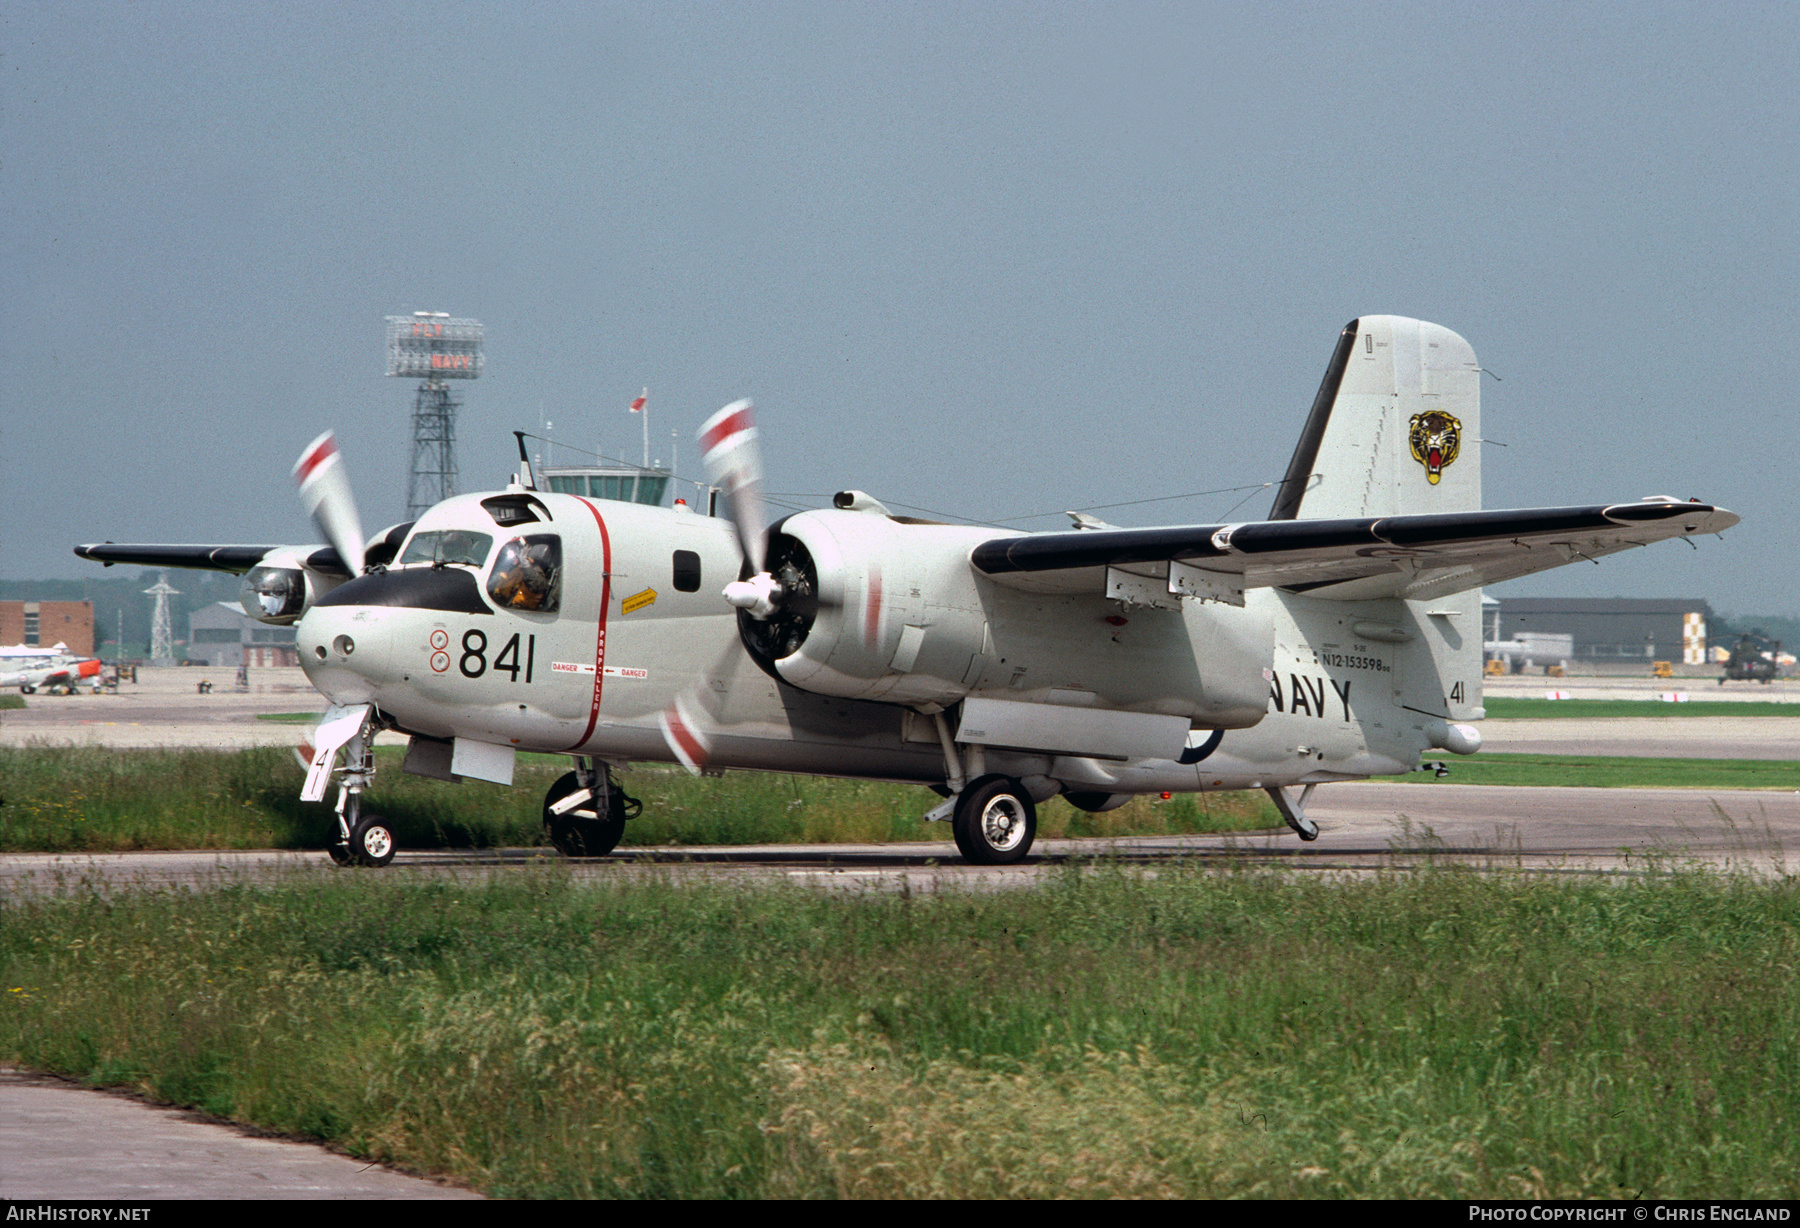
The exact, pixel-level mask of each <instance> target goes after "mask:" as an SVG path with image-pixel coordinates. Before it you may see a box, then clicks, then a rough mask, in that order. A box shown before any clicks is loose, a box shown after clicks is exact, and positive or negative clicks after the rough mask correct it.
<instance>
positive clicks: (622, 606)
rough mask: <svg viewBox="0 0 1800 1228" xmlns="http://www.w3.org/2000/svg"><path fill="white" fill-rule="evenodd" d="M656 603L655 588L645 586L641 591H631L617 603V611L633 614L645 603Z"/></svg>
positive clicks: (645, 604)
mask: <svg viewBox="0 0 1800 1228" xmlns="http://www.w3.org/2000/svg"><path fill="white" fill-rule="evenodd" d="M655 604H656V590H655V589H653V588H647V589H645V590H644V591H643V592H641V593H633V594H632V595H631V596H629V597H627V598H625V600H623V601H621V602H620V603H619V613H621V614H635V613H636V612H637V611H639V610H641V609H643V608H644V607H645V606H647V605H655Z"/></svg>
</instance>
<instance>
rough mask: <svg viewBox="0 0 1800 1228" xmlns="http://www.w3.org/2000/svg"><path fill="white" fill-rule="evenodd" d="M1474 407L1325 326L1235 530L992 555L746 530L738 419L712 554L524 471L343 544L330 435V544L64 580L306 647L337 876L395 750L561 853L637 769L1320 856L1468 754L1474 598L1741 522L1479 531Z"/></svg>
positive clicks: (782, 527) (1362, 338) (1442, 379)
mask: <svg viewBox="0 0 1800 1228" xmlns="http://www.w3.org/2000/svg"><path fill="white" fill-rule="evenodd" d="M1479 379H1480V369H1479V367H1478V366H1477V364H1476V361H1475V354H1474V351H1472V350H1471V349H1470V348H1469V345H1468V343H1467V342H1465V341H1464V340H1463V339H1462V338H1461V337H1459V336H1457V335H1456V334H1455V333H1453V332H1450V331H1449V330H1448V329H1445V328H1440V327H1439V326H1437V325H1435V324H1427V323H1423V322H1421V321H1418V320H1409V319H1403V318H1400V317H1395V316H1367V317H1364V318H1362V319H1359V320H1353V321H1351V322H1350V324H1349V325H1347V326H1346V327H1345V328H1344V331H1343V334H1342V336H1341V337H1340V338H1339V339H1338V343H1337V347H1336V349H1335V350H1334V351H1333V353H1332V355H1331V363H1330V365H1329V366H1328V367H1327V368H1326V371H1325V379H1324V382H1323V383H1322V384H1321V385H1320V387H1319V392H1318V396H1317V398H1316V399H1315V400H1314V402H1313V406H1312V411H1311V413H1310V415H1309V416H1308V417H1307V419H1306V422H1305V425H1304V427H1303V428H1302V430H1301V433H1300V441H1299V444H1298V445H1297V446H1296V447H1295V449H1294V454H1293V459H1292V461H1291V462H1290V463H1289V465H1288V469H1287V474H1286V477H1285V478H1284V479H1283V481H1282V483H1281V484H1280V486H1279V488H1278V491H1279V493H1278V494H1277V495H1276V498H1275V503H1274V506H1273V508H1272V509H1271V510H1270V512H1269V517H1268V519H1267V520H1263V521H1256V522H1250V523H1234V524H1208V525H1190V526H1177V527H1167V528H1145V529H1124V528H1115V527H1111V526H1102V525H1097V524H1095V522H1093V521H1092V520H1091V519H1090V518H1087V517H1081V518H1079V520H1078V523H1079V524H1081V526H1082V527H1079V528H1076V529H1074V530H1071V531H1066V532H1055V533H1018V532H1010V531H1005V530H997V529H991V528H980V527H969V526H963V525H949V524H934V523H929V522H924V521H919V520H914V519H909V518H907V517H903V516H895V515H892V514H891V513H889V511H888V510H887V509H886V508H885V507H883V506H882V505H881V504H880V503H879V502H877V501H876V500H875V499H873V498H871V497H870V496H868V495H866V494H863V493H861V492H859V491H845V492H843V493H841V494H839V495H837V496H836V498H835V499H834V500H833V503H834V506H833V507H831V508H829V509H826V510H820V511H807V512H800V513H798V514H795V515H791V516H787V517H784V518H782V519H780V520H777V521H775V522H774V523H772V524H771V523H768V521H767V520H766V518H765V516H764V513H763V501H762V497H761V470H760V463H759V460H758V452H757V443H756V431H755V430H754V428H753V427H752V425H751V417H750V406H749V403H748V402H742V401H740V402H738V403H736V404H734V405H731V406H727V407H726V408H725V409H724V410H721V411H720V412H719V413H718V414H716V415H715V416H714V417H713V418H712V419H710V420H709V421H708V422H707V423H706V425H705V426H704V427H703V428H702V429H701V432H700V438H701V442H702V445H703V447H704V449H705V455H706V463H707V467H708V471H709V473H710V475H711V477H712V480H713V481H714V482H715V483H717V484H718V485H719V486H721V487H722V488H723V489H724V490H725V492H726V493H727V495H728V497H729V503H730V510H731V514H732V515H731V521H730V522H729V523H728V522H727V521H726V520H724V519H714V518H712V517H709V516H704V515H697V514H693V513H690V512H687V511H686V510H685V509H684V508H681V507H677V508H675V509H673V510H670V509H664V508H656V507H644V506H638V505H634V504H627V503H618V502H608V501H604V500H596V499H589V498H582V497H579V496H574V495H565V494H555V493H549V492H545V491H540V490H537V489H536V488H535V482H534V480H533V477H532V474H531V470H530V466H529V464H526V465H524V466H523V467H522V468H521V470H520V473H519V475H518V477H517V479H516V480H514V481H513V482H512V483H511V484H509V485H508V486H507V488H506V489H505V490H502V491H495V492H493V493H490V494H471V495H460V496H457V497H455V498H452V499H447V500H445V501H444V502H442V503H440V504H438V505H437V506H436V507H434V508H432V509H431V510H430V511H428V512H426V513H425V514H424V515H423V516H421V517H420V518H419V519H418V521H417V522H415V523H413V524H406V525H397V526H395V527H394V528H391V529H388V530H387V531H386V532H384V533H382V534H381V535H380V536H379V537H377V538H376V539H375V540H374V542H373V544H365V542H364V539H363V536H362V532H361V530H360V529H359V528H358V526H357V518H356V512H355V507H354V503H353V501H352V499H351V497H350V491H349V486H348V483H347V481H346V480H345V478H344V472H343V467H342V465H341V463H340V461H339V458H338V456H337V454H336V448H335V445H334V443H333V440H332V437H331V436H330V435H329V434H327V435H325V436H322V437H321V438H320V439H319V440H318V441H316V442H315V443H314V444H313V445H312V446H311V447H310V448H308V449H307V451H306V452H305V453H304V454H303V455H302V457H301V459H300V462H299V464H298V465H297V466H296V469H295V472H296V475H297V476H298V478H299V480H300V485H301V491H302V496H303V499H304V500H305V501H306V502H307V504H308V505H309V507H310V509H311V510H312V512H313V515H314V517H315V519H316V520H317V521H318V523H319V525H320V527H321V528H322V530H323V531H324V533H325V535H326V537H327V538H328V539H329V540H330V542H331V546H330V547H329V548H327V547H317V546H298V547H296V546H123V545H114V544H111V543H108V544H106V545H90V546H79V547H77V548H76V551H75V552H76V553H77V554H79V555H81V556H82V557H83V558H89V559H96V560H99V561H102V562H105V563H109V564H111V563H142V564H148V565H151V566H161V567H199V568H209V569H213V570H220V571H230V572H237V573H243V574H244V583H243V588H242V594H241V596H242V600H243V604H244V608H245V609H246V610H247V611H248V612H249V613H250V614H251V615H252V616H253V617H255V618H258V619H261V620H262V621H263V622H267V623H274V624H278V625H287V624H297V628H298V643H299V650H300V655H301V662H302V664H303V665H304V667H305V669H306V672H307V675H308V677H309V678H311V680H312V682H313V684H314V685H315V686H316V687H318V689H319V690H320V691H321V692H323V693H324V695H325V696H326V697H327V698H328V699H329V700H330V701H331V707H330V708H329V710H328V711H327V712H326V713H325V715H324V717H323V718H322V719H321V721H320V724H319V727H318V729H317V730H316V731H315V734H314V738H313V744H314V746H315V747H316V751H315V753H314V755H313V757H312V760H311V770H310V771H309V772H308V774H307V777H306V784H305V786H304V790H303V793H302V796H303V798H305V799H306V800H309V801H320V800H323V798H324V796H325V793H326V790H327V787H328V786H329V784H330V782H331V779H332V777H334V776H335V777H336V779H337V784H338V790H337V798H336V806H337V815H338V839H337V842H336V843H335V844H334V845H333V846H332V848H331V855H332V857H333V859H334V860H336V861H338V862H340V863H348V862H357V863H361V864H364V865H384V864H386V863H387V862H388V861H389V860H390V859H391V858H392V857H393V855H394V840H393V836H392V833H391V831H390V830H389V828H388V826H387V825H386V824H385V823H384V822H383V820H382V819H380V818H379V817H378V816H376V815H373V814H365V813H364V812H363V807H362V799H363V794H364V792H365V791H366V790H368V789H369V788H370V786H371V783H372V781H373V779H374V775H375V763H374V757H373V754H372V752H371V743H372V740H373V738H374V735H375V734H376V732H377V731H379V730H383V729H391V730H397V731H400V732H402V733H405V734H408V735H410V736H411V739H412V740H411V743H410V745H409V748H408V751H407V755H406V760H405V767H406V770H408V771H411V772H416V773H419V774H422V775H425V776H431V777H437V778H440V779H444V780H458V779H461V778H463V777H474V778H476V779H479V780H489V781H497V782H499V783H502V784H510V783H511V780H512V773H513V760H514V756H515V754H516V753H517V752H519V751H521V750H524V751H540V752H551V753H556V754H564V755H568V756H570V758H571V759H572V760H573V767H574V770H573V771H571V772H569V773H568V774H567V775H566V776H564V777H563V778H562V779H561V780H559V781H558V782H557V783H556V785H555V786H554V787H552V788H551V790H550V792H549V794H548V795H547V796H546V797H545V799H544V821H545V824H546V825H547V826H548V828H549V832H550V835H551V838H552V839H553V841H554V842H555V844H556V845H557V847H558V848H560V849H561V850H562V851H563V852H565V853H568V854H570V855H573V856H598V855H602V854H605V853H608V852H610V851H611V850H612V848H613V847H614V846H615V845H616V844H617V843H618V841H619V839H620V836H621V834H622V833H623V830H624V827H625V823H626V821H627V819H628V818H630V817H631V816H632V815H634V814H635V813H636V812H637V803H636V802H635V801H633V800H632V799H631V798H629V797H628V796H627V795H626V793H625V792H624V790H623V789H622V788H621V787H620V784H619V780H618V776H617V774H616V773H617V771H618V770H619V769H621V768H623V767H624V766H625V765H626V764H628V763H630V762H631V761H633V760H649V761H663V762H669V761H676V762H680V763H681V764H683V765H684V766H686V767H687V768H688V769H689V770H690V771H695V772H700V771H708V772H717V771H721V770H723V769H728V768H747V769H758V770H766V771H779V772H805V773H813V774H819V775H830V776H848V777H866V778H872V779H879V780H893V781H914V782H917V783H918V784H921V785H924V786H926V787H928V788H930V789H932V790H934V791H935V792H937V793H938V794H939V795H940V796H942V798H943V799H944V800H943V802H942V803H941V804H940V805H938V806H936V807H935V808H933V809H931V810H930V812H929V813H928V814H926V815H925V816H924V817H925V818H926V819H927V820H948V821H949V823H950V825H951V830H952V832H953V833H954V834H955V837H956V843H957V846H958V847H959V848H960V849H961V850H962V853H963V855H964V856H965V857H966V858H968V860H970V861H972V862H977V863H987V864H1001V863H1008V862H1015V861H1018V860H1019V859H1020V858H1022V857H1024V856H1025V854H1026V852H1027V850H1029V849H1030V847H1031V843H1032V839H1033V836H1034V834H1035V828H1036V807H1037V805H1038V804H1039V803H1041V802H1044V801H1047V800H1048V799H1050V798H1053V797H1057V796H1059V795H1060V796H1062V797H1065V798H1067V799H1068V800H1069V801H1070V802H1072V803H1073V804H1075V805H1077V806H1080V807H1083V808H1085V809H1088V810H1095V811H1099V810H1107V809H1110V808H1112V807H1114V806H1118V805H1120V804H1122V803H1123V802H1124V801H1126V800H1127V799H1128V798H1129V797H1131V796H1132V795H1133V794H1140V793H1161V792H1165V791H1166V792H1195V791H1204V790H1211V789H1262V790H1264V791H1265V792H1267V793H1268V795H1269V796H1270V797H1271V798H1272V799H1273V800H1274V802H1275V804H1276V806H1277V807H1278V808H1279V809H1280V811H1281V813H1282V815H1283V816H1285V818H1286V819H1287V822H1288V823H1289V825H1291V826H1292V827H1293V829H1294V830H1295V831H1296V832H1297V833H1299V835H1300V837H1301V838H1302V839H1304V840H1311V839H1314V838H1315V837H1316V836H1317V835H1318V829H1317V827H1316V826H1315V825H1314V824H1313V823H1312V822H1311V821H1310V820H1308V819H1307V818H1306V813H1305V809H1306V801H1307V798H1308V797H1309V796H1310V794H1311V793H1312V790H1313V789H1314V788H1315V787H1316V786H1317V785H1319V784H1321V783H1325V782H1328V781H1336V780H1356V779H1360V778H1363V777H1368V776H1374V775H1381V774H1387V773H1395V772H1405V771H1408V770H1410V769H1413V768H1415V767H1417V765H1418V763H1419V760H1420V756H1421V755H1422V754H1423V753H1424V752H1426V751H1429V750H1433V749H1440V750H1446V751H1451V752H1454V753H1457V754H1468V753H1471V752H1473V751H1474V750H1476V749H1477V748H1478V747H1479V746H1480V744H1481V736H1480V734H1479V732H1478V731H1477V730H1476V729H1474V728H1473V727H1472V726H1470V725H1467V724H1464V723H1463V722H1465V721H1469V720H1478V719H1480V717H1481V716H1482V709H1481V678H1482V660H1481V642H1482V641H1481V630H1482V628H1481V594H1480V591H1479V590H1480V586H1481V585H1483V584H1489V583H1493V582H1495V581H1500V580H1509V579H1512V578H1514V577H1515V576H1523V575H1527V574H1530V573H1532V572H1536V571H1543V570H1545V569H1547V568H1551V567H1560V566H1562V565H1563V564H1565V563H1570V562H1574V561H1578V560H1591V559H1597V558H1599V557H1600V556H1601V555H1605V554H1611V553H1613V552H1615V551H1618V550H1624V549H1626V548H1627V547H1631V546H1643V545H1648V544H1649V543H1651V542H1655V541H1660V540H1663V539H1665V538H1673V537H1692V536H1695V535H1698V534H1703V533H1718V532H1720V531H1722V530H1724V529H1727V528H1729V527H1731V526H1732V525H1734V524H1736V523H1737V520H1738V518H1737V517H1736V516H1735V515H1733V514H1732V513H1730V512H1728V511H1725V510H1723V509H1720V508H1716V507H1712V506H1709V505H1707V504H1703V503H1699V502H1693V501H1689V502H1680V501H1678V500H1675V499H1672V498H1667V497H1656V498H1647V499H1643V500H1641V501H1639V502H1635V503H1613V504H1592V505H1588V506H1580V507H1552V508H1530V509H1525V510H1517V511H1484V510H1482V506H1481V420H1480V385H1479ZM520 451H521V457H523V451H524V449H523V443H522V441H521V447H520ZM340 751H341V752H343V763H342V766H337V759H338V754H339V752H340ZM1290 790H1297V792H1294V793H1291V792H1290Z"/></svg>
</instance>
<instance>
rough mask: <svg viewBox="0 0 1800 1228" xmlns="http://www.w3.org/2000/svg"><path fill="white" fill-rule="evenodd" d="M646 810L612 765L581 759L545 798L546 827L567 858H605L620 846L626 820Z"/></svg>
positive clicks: (553, 841) (553, 786)
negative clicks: (625, 786)
mask: <svg viewBox="0 0 1800 1228" xmlns="http://www.w3.org/2000/svg"><path fill="white" fill-rule="evenodd" d="M643 809H644V803H642V802H640V801H638V799H637V798H635V797H630V796H628V795H627V794H626V792H625V790H624V789H623V788H621V787H620V786H619V782H618V781H617V780H616V779H615V778H614V777H613V774H612V765H611V764H607V763H602V762H599V761H598V760H595V759H587V758H578V759H576V760H575V770H574V771H573V772H570V773H568V774H567V775H566V776H564V777H563V778H562V779H561V780H558V781H557V782H556V783H555V784H553V785H551V786H550V791H549V792H548V793H546V794H545V795H544V827H545V829H546V830H547V831H549V833H550V843H552V844H554V845H555V846H556V847H557V849H558V850H559V851H561V852H562V853H564V854H565V855H567V856H569V857H604V856H606V855H607V854H608V853H610V852H612V851H613V849H614V848H616V847H618V843H619V839H620V837H621V836H623V835H624V834H625V821H626V820H627V819H635V818H637V816H638V815H639V814H640V813H641V812H642V811H643Z"/></svg>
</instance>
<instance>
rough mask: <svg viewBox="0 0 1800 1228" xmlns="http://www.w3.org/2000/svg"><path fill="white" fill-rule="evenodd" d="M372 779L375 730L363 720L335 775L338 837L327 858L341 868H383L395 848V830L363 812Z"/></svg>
mask: <svg viewBox="0 0 1800 1228" xmlns="http://www.w3.org/2000/svg"><path fill="white" fill-rule="evenodd" d="M374 778H375V730H374V728H373V726H372V723H371V722H370V721H369V720H368V719H367V718H366V717H365V718H364V720H363V722H362V724H361V725H360V726H358V728H357V730H356V733H355V735H354V736H353V737H351V739H350V740H349V741H348V742H346V743H345V744H344V766H343V767H342V768H341V769H340V770H339V775H338V796H337V838H336V839H335V840H333V841H332V842H331V844H330V845H329V846H328V847H327V848H326V850H325V852H326V855H327V856H329V857H330V858H331V860H332V862H333V863H334V864H336V865H340V866H370V867H379V866H385V865H387V864H388V863H389V862H390V861H392V860H394V853H395V851H396V849H397V848H398V845H397V844H396V843H395V841H394V830H393V828H391V827H390V826H388V822H387V820H386V819H384V818H382V817H381V816H380V815H378V814H364V813H363V812H362V795H363V790H364V789H367V788H368V787H369V782H370V781H371V780H373V779H374Z"/></svg>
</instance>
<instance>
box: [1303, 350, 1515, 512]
mask: <svg viewBox="0 0 1800 1228" xmlns="http://www.w3.org/2000/svg"><path fill="white" fill-rule="evenodd" d="M1480 508H1481V368H1480V367H1479V366H1478V365H1477V363H1476V361H1475V351H1474V350H1473V349H1471V348H1470V347H1469V343H1468V342H1467V341H1464V340H1463V339H1462V338H1461V337H1459V336H1457V335H1456V334H1455V333H1453V332H1451V331H1450V330H1449V329H1447V328H1442V327H1439V326H1438V325H1436V324H1427V323H1426V322H1425V321H1423V320H1409V319H1406V318H1405V317H1403V316H1363V317H1362V318H1361V319H1357V320H1352V321H1350V323H1348V324H1346V325H1345V326H1344V331H1343V334H1342V336H1340V337H1339V338H1338V345H1337V349H1336V350H1335V351H1333V353H1332V355H1331V365H1330V366H1328V367H1327V368H1326V369H1325V379H1324V382H1323V383H1321V384H1320V385H1319V394H1318V396H1317V397H1316V398H1314V400H1313V407H1312V413H1311V414H1310V415H1308V417H1307V419H1306V429H1305V430H1303V431H1302V432H1301V433H1300V442H1299V444H1298V445H1296V447H1295V448H1294V456H1293V459H1292V460H1290V461H1289V462H1288V470H1287V476H1286V477H1285V478H1284V479H1283V480H1282V483H1281V491H1280V493H1279V494H1278V495H1277V496H1276V497H1275V506H1274V507H1273V508H1272V509H1270V512H1269V519H1270V520H1325V519H1333V518H1337V517H1354V516H1400V515H1409V514H1413V513H1421V512H1473V511H1479V510H1480Z"/></svg>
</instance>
